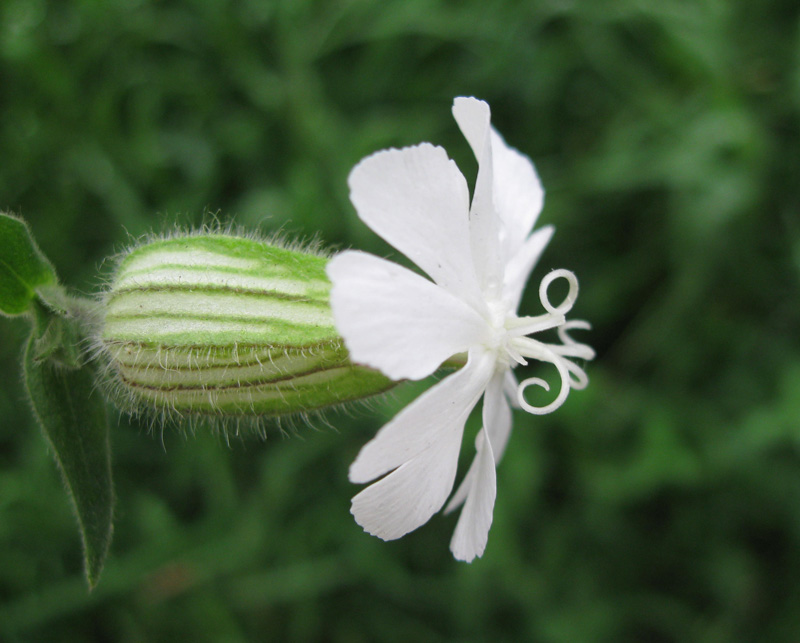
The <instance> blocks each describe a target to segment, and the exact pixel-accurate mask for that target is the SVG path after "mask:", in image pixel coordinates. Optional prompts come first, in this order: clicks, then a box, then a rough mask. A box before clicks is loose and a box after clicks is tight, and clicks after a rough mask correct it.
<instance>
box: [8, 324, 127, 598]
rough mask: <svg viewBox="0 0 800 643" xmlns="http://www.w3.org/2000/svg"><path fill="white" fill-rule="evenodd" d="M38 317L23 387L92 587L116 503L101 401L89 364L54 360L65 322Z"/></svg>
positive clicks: (27, 350)
mask: <svg viewBox="0 0 800 643" xmlns="http://www.w3.org/2000/svg"><path fill="white" fill-rule="evenodd" d="M39 316H40V317H41V318H42V319H40V320H37V323H36V325H35V327H34V329H33V331H32V332H31V335H30V338H29V339H28V343H27V345H26V348H25V357H24V362H23V368H24V375H25V386H26V389H27V392H28V396H29V398H30V401H31V404H32V406H33V411H34V414H35V416H36V419H37V421H38V422H39V425H40V427H41V429H42V433H43V434H44V437H45V438H46V440H47V442H48V444H49V445H50V448H51V449H52V451H53V456H54V457H55V460H56V463H57V465H58V468H59V470H60V471H61V475H62V476H63V479H64V483H65V486H66V488H67V492H68V494H69V498H70V500H71V502H72V504H73V506H74V509H75V514H76V517H77V519H78V526H79V528H80V533H81V539H82V542H83V551H84V568H85V571H86V578H87V580H88V581H89V587H94V586H95V585H96V584H97V581H98V580H99V578H100V572H101V571H102V569H103V563H104V562H105V558H106V554H107V552H108V547H109V545H110V544H111V532H112V518H113V507H114V491H113V487H112V482H111V450H110V445H109V436H108V419H107V418H106V408H105V403H104V401H103V399H102V397H101V396H100V394H99V392H97V391H96V390H95V388H96V387H95V382H96V378H95V374H94V372H93V371H94V369H93V367H92V366H90V365H84V366H80V365H78V364H74V363H73V364H64V363H61V362H60V361H59V360H58V359H57V358H56V355H57V354H58V353H59V352H60V351H61V350H62V348H61V347H63V346H64V342H65V340H67V341H68V338H66V337H64V335H66V334H67V333H66V331H64V332H59V331H54V330H53V328H54V327H62V326H67V325H68V324H69V322H65V321H64V320H62V319H60V318H56V317H51V318H48V315H47V313H46V312H44V311H39ZM42 322H44V323H42ZM68 345H69V344H68Z"/></svg>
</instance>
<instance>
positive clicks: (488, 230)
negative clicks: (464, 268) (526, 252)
mask: <svg viewBox="0 0 800 643" xmlns="http://www.w3.org/2000/svg"><path fill="white" fill-rule="evenodd" d="M453 116H454V117H455V119H456V122H457V123H458V126H459V128H460V129H461V132H462V133H463V134H464V137H465V138H466V139H467V141H468V142H469V144H470V147H472V151H473V152H474V153H475V157H476V158H477V159H478V177H477V179H476V180H475V192H474V194H473V196H472V205H471V207H470V212H469V223H470V235H471V237H472V254H473V257H474V258H475V271H476V273H477V275H478V282H479V283H480V285H481V288H482V289H483V292H484V293H486V295H487V296H488V297H489V298H490V299H493V298H494V297H496V296H497V295H498V294H499V292H500V288H501V280H502V277H503V265H502V263H501V255H500V250H501V248H500V224H501V222H500V220H499V219H498V216H497V211H496V209H495V206H494V196H493V193H494V182H493V162H492V145H491V140H490V138H489V135H490V131H491V128H490V119H491V112H490V110H489V105H487V104H486V103H485V102H484V101H482V100H477V99H475V98H456V99H455V100H454V101H453Z"/></svg>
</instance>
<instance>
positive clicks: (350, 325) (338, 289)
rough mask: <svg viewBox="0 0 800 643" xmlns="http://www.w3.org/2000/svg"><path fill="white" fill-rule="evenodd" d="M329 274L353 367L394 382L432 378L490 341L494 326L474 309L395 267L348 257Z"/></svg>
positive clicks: (336, 317)
mask: <svg viewBox="0 0 800 643" xmlns="http://www.w3.org/2000/svg"><path fill="white" fill-rule="evenodd" d="M327 273H328V276H329V277H330V279H331V281H332V282H333V288H332V289H331V308H332V309H333V317H334V321H335V322H336V328H337V330H338V331H339V333H341V335H342V337H344V341H345V344H346V346H347V349H348V350H349V351H350V354H351V357H352V359H353V361H354V362H357V363H359V364H364V365H366V366H371V367H373V368H377V369H378V370H380V371H381V372H383V373H384V374H385V375H387V376H388V377H390V378H392V379H395V380H399V379H406V378H407V379H413V380H416V379H421V378H423V377H426V376H428V375H430V374H431V373H433V372H434V371H435V370H436V369H437V368H438V367H439V366H440V365H441V363H442V362H443V361H445V360H446V359H447V358H449V357H451V356H452V355H455V354H456V353H462V352H465V351H467V350H469V348H470V347H472V346H474V345H478V344H482V343H483V342H484V341H485V340H486V333H488V332H489V330H488V326H487V324H486V322H485V321H484V319H483V318H482V317H481V316H480V315H478V313H476V312H475V310H474V309H473V308H471V307H470V306H469V305H467V304H466V303H464V301H462V300H461V299H459V298H458V297H456V296H454V295H452V294H450V293H449V292H448V291H447V290H445V289H443V288H441V287H439V286H437V285H436V284H434V283H432V282H430V281H428V280H427V279H425V278H424V277H422V276H420V275H418V274H415V273H413V272H411V271H410V270H407V269H406V268H403V267H401V266H398V265H397V264H394V263H392V262H390V261H386V260H385V259H380V258H378V257H374V256H372V255H368V254H365V253H363V252H357V251H347V252H343V253H341V254H339V255H337V256H335V257H334V258H333V259H332V260H331V261H329V262H328V265H327Z"/></svg>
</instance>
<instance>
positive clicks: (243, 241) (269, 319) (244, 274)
mask: <svg viewBox="0 0 800 643" xmlns="http://www.w3.org/2000/svg"><path fill="white" fill-rule="evenodd" d="M326 263H327V258H326V257H323V256H319V255H317V254H314V253H312V252H309V251H303V250H297V249H290V248H286V247H281V246H279V245H275V244H272V243H266V242H263V241H257V240H253V239H248V238H243V237H238V236H229V235H224V234H196V235H190V236H184V237H175V238H169V239H160V240H157V241H153V242H150V243H147V244H145V245H142V246H140V247H138V248H135V249H134V250H132V251H130V252H129V253H128V254H127V255H125V256H124V258H123V259H122V260H121V262H120V263H119V266H118V269H117V272H116V275H115V276H114V278H113V281H112V283H111V287H110V289H109V291H108V292H107V295H106V297H105V301H104V309H103V322H102V330H101V332H100V342H101V350H102V352H103V353H104V354H105V355H106V357H107V359H108V363H109V370H110V371H111V372H112V374H113V376H114V377H113V379H114V380H115V382H116V389H117V390H118V391H119V392H123V393H124V395H122V396H119V395H118V396H117V398H118V400H119V401H121V403H122V405H123V406H125V407H126V408H127V410H130V411H133V412H140V411H142V410H146V409H149V410H154V411H158V412H162V413H163V412H166V413H168V414H169V413H173V412H174V413H176V414H177V415H184V414H194V413H200V414H217V415H239V416H241V415H258V416H273V415H281V414H289V413H299V412H305V411H312V410H316V409H321V408H324V407H326V406H330V405H334V404H338V403H341V402H347V401H351V400H358V399H361V398H365V397H368V396H370V395H374V394H377V393H380V392H382V391H385V390H387V389H388V388H390V387H391V386H392V385H393V384H394V383H393V382H392V381H391V380H389V379H387V378H386V377H385V376H383V375H381V374H380V373H379V372H377V371H374V370H372V369H369V368H365V367H362V366H357V365H355V364H353V363H351V362H350V361H349V359H348V352H347V349H346V348H345V347H344V344H343V342H342V340H341V338H340V337H339V335H338V333H337V332H336V328H335V326H334V323H333V317H332V315H331V309H330V304H329V301H328V297H329V291H330V282H329V281H328V278H327V276H326V275H325V264H326Z"/></svg>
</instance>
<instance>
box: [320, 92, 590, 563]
mask: <svg viewBox="0 0 800 643" xmlns="http://www.w3.org/2000/svg"><path fill="white" fill-rule="evenodd" d="M453 115H454V116H455V119H456V121H457V123H458V125H459V127H460V128H461V131H462V133H463V134H464V136H465V137H466V139H467V141H468V142H469V144H470V146H471V147H472V150H473V152H474V153H475V156H476V158H477V159H478V163H479V169H478V176H477V179H476V185H475V191H474V196H473V198H472V203H471V204H470V200H469V190H468V188H467V182H466V180H465V179H464V177H463V175H462V174H461V172H460V171H459V170H458V168H457V167H456V165H455V163H454V162H453V161H452V160H450V159H449V158H448V156H447V153H446V152H445V150H444V149H442V148H441V147H435V146H433V145H430V144H428V143H423V144H421V145H417V146H414V147H408V148H404V149H400V150H397V149H390V150H384V151H381V152H377V153H376V154H373V155H372V156H369V157H367V158H365V159H363V160H362V161H361V162H360V163H359V164H358V165H357V166H356V167H355V168H354V169H353V171H352V172H351V174H350V177H349V185H350V198H351V200H352V202H353V204H354V206H355V208H356V210H357V211H358V215H359V217H360V218H361V219H362V220H363V221H364V222H365V223H366V224H367V225H368V226H369V227H370V228H372V230H373V231H375V232H376V233H377V234H378V235H380V236H381V237H383V239H385V240H386V241H387V242H388V243H390V244H391V245H393V246H394V247H395V248H396V249H397V250H399V251H400V252H402V253H403V254H405V255H406V256H407V257H409V258H410V259H411V260H413V261H414V263H416V264H417V266H419V268H421V269H422V270H423V271H424V272H426V273H427V274H428V276H429V277H430V278H431V279H432V281H430V280H428V279H425V278H424V277H423V276H420V275H419V274H417V273H415V272H412V271H411V270H408V269H406V268H403V267H401V266H398V265H396V264H394V263H392V262H389V261H386V260H385V259H380V258H378V257H375V256H372V255H369V254H365V253H362V252H358V251H346V252H343V253H341V254H339V255H337V256H336V257H334V259H333V260H332V261H331V262H330V263H329V264H328V268H327V271H328V275H329V277H330V279H331V281H332V283H333V288H332V291H331V305H332V308H333V315H334V320H335V322H336V326H337V329H338V330H339V332H340V333H341V335H342V336H343V338H344V340H345V344H346V346H347V348H348V350H349V351H350V355H351V359H352V360H353V361H354V362H356V363H360V364H364V365H367V366H371V367H373V368H376V369H378V370H380V371H382V372H383V373H384V374H385V375H386V376H388V377H390V378H392V379H395V380H399V379H411V380H418V379H422V378H424V377H427V376H428V375H431V374H432V373H433V372H434V371H436V370H437V369H438V368H439V367H440V366H442V364H443V363H444V362H445V361H446V360H448V359H450V358H452V357H453V356H457V355H460V354H463V353H466V354H467V360H466V365H464V366H463V367H462V368H460V369H459V370H457V371H456V372H454V373H453V374H451V375H449V376H447V377H446V378H444V379H443V380H442V381H441V382H439V383H437V384H436V385H435V386H433V387H432V388H431V389H430V390H428V391H427V392H425V393H424V394H423V395H421V396H420V397H419V398H418V399H417V400H415V401H414V402H413V403H412V404H410V405H409V406H408V407H406V408H405V409H404V410H403V411H401V412H400V413H399V414H398V415H397V416H396V417H395V418H394V419H393V420H391V421H390V422H389V423H388V424H386V425H385V426H384V427H383V428H382V429H381V430H380V431H379V432H378V434H377V435H376V436H375V438H374V439H373V440H371V441H370V442H369V443H368V444H366V445H365V446H364V447H363V449H362V450H361V452H360V453H359V455H358V457H357V458H356V460H355V462H353V464H352V465H351V467H350V480H351V481H352V482H354V483H366V482H370V481H373V480H376V479H378V478H380V479H379V480H378V481H377V482H374V483H373V484H372V485H370V486H369V487H367V488H366V489H364V490H363V491H361V492H360V493H359V494H358V495H356V496H355V497H354V498H353V501H352V508H351V512H352V513H353V515H354V517H355V519H356V522H358V524H360V525H361V526H362V527H363V528H364V529H365V530H366V531H367V532H369V533H370V534H373V535H375V536H378V537H380V538H382V539H384V540H393V539H395V538H399V537H401V536H403V535H405V534H407V533H408V532H410V531H413V530H414V529H416V528H417V527H419V526H421V525H423V524H424V523H425V522H427V521H428V520H429V519H430V517H431V516H432V515H433V514H434V513H436V512H437V511H438V510H439V509H441V507H442V506H443V505H444V503H445V500H446V499H447V496H448V495H449V494H450V492H451V490H452V488H453V483H454V481H455V476H456V469H457V464H458V456H459V451H460V446H461V440H462V435H463V432H464V425H465V422H466V420H467V417H468V416H469V414H470V412H471V411H472V409H473V408H474V407H475V405H476V404H477V403H478V400H479V399H480V398H481V396H483V428H482V429H481V431H480V433H479V434H478V436H477V439H476V443H475V446H476V450H477V453H476V455H475V459H474V461H473V462H472V465H471V466H470V468H469V470H468V472H467V474H466V476H465V478H464V481H463V482H462V484H461V486H460V487H459V489H458V490H457V491H456V493H455V494H454V495H453V497H452V499H451V500H450V503H449V504H448V506H447V508H446V511H448V512H449V511H452V510H453V509H456V508H457V507H459V506H460V505H461V504H463V505H464V507H463V509H462V511H461V516H460V517H459V520H458V524H457V526H456V530H455V533H454V535H453V539H452V541H451V543H450V549H451V550H452V552H453V554H454V556H455V557H456V558H457V559H460V560H466V561H471V560H473V559H474V558H475V557H476V556H481V555H482V554H483V551H484V549H485V547H486V542H487V538H488V533H489V528H490V526H491V523H492V512H493V508H494V501H495V495H496V479H495V466H496V463H497V462H499V460H500V458H501V457H502V455H503V452H504V451H505V448H506V444H507V442H508V437H509V434H510V431H511V408H510V407H511V406H512V405H513V406H517V407H521V408H523V409H525V410H526V411H528V412H529V413H535V414H544V413H549V412H551V411H554V410H555V409H556V408H558V407H559V406H561V404H562V403H563V402H564V400H565V399H566V397H567V395H568V393H569V391H570V389H571V388H575V389H580V388H583V387H585V386H586V384H587V383H588V379H587V377H586V373H585V372H584V371H583V369H582V368H581V367H580V366H578V365H577V364H576V363H575V362H574V361H572V359H571V358H578V359H591V358H592V357H594V352H593V351H592V349H591V348H589V347H588V346H586V345H584V344H580V343H577V342H575V341H574V340H573V339H572V338H570V337H569V335H568V334H567V333H568V331H569V330H571V329H574V328H581V329H588V328H589V324H588V323H586V322H583V321H570V322H568V321H566V318H565V315H566V313H567V312H569V310H570V309H571V308H572V305H573V303H574V302H575V298H576V296H577V294H578V282H577V279H576V278H575V276H574V275H573V274H572V273H571V272H569V271H567V270H556V271H553V272H551V273H549V274H548V275H547V276H546V277H545V278H544V279H543V280H542V282H541V285H540V288H539V297H540V300H541V303H542V306H543V307H544V309H545V312H544V313H543V314H541V315H538V316H535V317H520V316H518V315H517V312H516V311H517V306H518V305H519V302H520V299H521V297H522V292H523V289H524V287H525V283H526V281H527V279H528V275H529V273H530V272H531V270H532V269H533V267H534V265H535V264H536V261H537V260H538V258H539V256H540V255H541V253H542V251H543V250H544V248H545V246H546V245H547V243H548V241H549V240H550V237H551V236H552V234H553V228H552V227H551V226H547V227H544V228H541V229H539V230H537V231H536V232H533V233H532V234H531V230H532V229H533V226H534V223H535V221H536V218H537V216H538V214H539V212H540V211H541V208H542V204H543V197H544V195H543V191H542V188H541V184H540V182H539V178H538V177H537V175H536V171H535V169H534V167H533V164H532V163H531V161H530V160H529V159H528V158H527V157H526V156H524V155H522V154H520V153H519V152H518V151H516V150H514V149H512V148H510V147H509V146H508V145H506V143H505V141H503V139H502V138H501V137H500V135H499V134H498V133H497V132H496V131H495V130H494V129H493V128H492V127H491V125H490V111H489V106H488V105H487V104H486V103H485V102H483V101H479V100H476V99H474V98H456V99H455V101H454V104H453ZM558 278H563V279H566V281H567V282H568V284H569V293H568V295H567V296H566V298H565V299H564V301H563V302H562V303H561V304H559V305H558V306H554V305H552V304H551V302H550V300H549V299H548V294H547V291H548V287H549V285H550V284H551V283H552V282H553V280H555V279H558ZM553 328H557V329H558V336H559V338H560V340H561V343H560V344H548V343H544V342H542V341H539V340H537V339H533V337H531V335H534V334H536V333H539V332H541V331H544V330H548V329H553ZM529 359H535V360H539V361H543V362H549V363H551V364H553V365H554V366H555V367H556V369H557V371H558V373H559V375H560V378H561V389H560V391H559V393H558V395H557V396H556V398H555V400H553V401H552V402H551V403H549V404H547V405H546V406H541V407H536V406H532V405H531V404H529V403H528V402H527V401H526V400H525V397H524V390H525V388H526V387H527V386H530V385H537V386H540V387H542V388H544V389H546V390H549V387H548V384H547V383H546V382H545V381H544V380H542V379H540V378H529V379H527V380H525V381H523V382H522V383H517V380H516V379H515V377H514V375H513V373H512V370H513V368H514V367H516V366H517V364H526V363H527V360H529ZM387 474H388V475H387Z"/></svg>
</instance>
